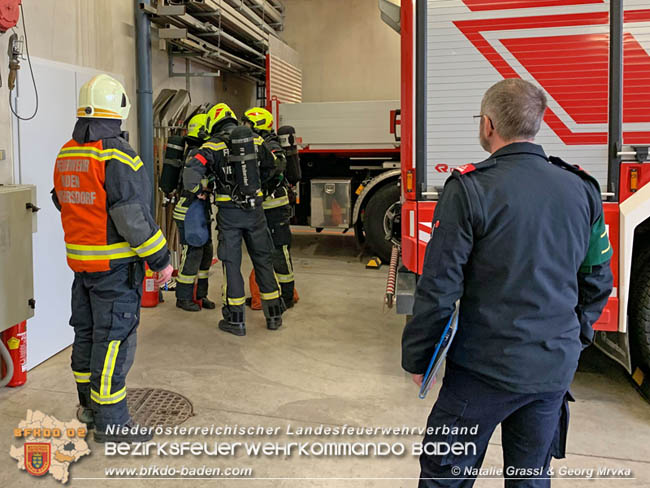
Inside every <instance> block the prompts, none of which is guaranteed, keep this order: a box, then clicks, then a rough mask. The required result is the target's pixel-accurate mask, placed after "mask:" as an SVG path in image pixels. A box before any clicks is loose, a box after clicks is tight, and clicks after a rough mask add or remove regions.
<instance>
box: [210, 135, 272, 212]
mask: <svg viewBox="0 0 650 488" xmlns="http://www.w3.org/2000/svg"><path fill="white" fill-rule="evenodd" d="M218 137H219V138H220V139H222V140H223V141H224V142H225V143H226V145H227V146H228V149H229V150H228V152H227V153H225V156H226V157H225V158H224V161H223V163H222V164H223V167H222V168H220V169H221V171H220V173H221V175H222V176H223V178H224V180H225V181H224V182H223V183H224V186H225V187H226V188H227V189H228V191H229V193H230V198H231V199H232V202H233V203H234V204H235V205H237V206H238V207H240V208H254V207H257V206H259V205H260V204H261V201H262V197H261V195H262V178H261V176H260V169H259V165H258V158H257V146H256V145H255V137H256V136H255V134H254V133H253V131H252V130H251V129H250V127H246V126H238V127H236V128H234V129H233V130H232V132H230V133H227V132H225V133H221V134H218Z"/></svg>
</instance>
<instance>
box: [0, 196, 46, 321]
mask: <svg viewBox="0 0 650 488" xmlns="http://www.w3.org/2000/svg"><path fill="white" fill-rule="evenodd" d="M35 195H36V188H35V187H34V186H32V185H2V186H0V331H2V330H5V329H7V328H9V327H12V326H14V325H15V324H17V323H19V322H22V321H23V320H27V319H29V318H30V317H33V316H34V307H35V302H34V270H33V264H32V263H33V261H32V231H33V230H35V228H36V227H35V225H34V223H33V221H34V218H35V211H36V210H37V207H36V200H35Z"/></svg>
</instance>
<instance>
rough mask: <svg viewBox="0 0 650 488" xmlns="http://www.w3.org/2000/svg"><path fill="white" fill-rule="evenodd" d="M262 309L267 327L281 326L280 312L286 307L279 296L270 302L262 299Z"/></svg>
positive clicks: (276, 327)
mask: <svg viewBox="0 0 650 488" xmlns="http://www.w3.org/2000/svg"><path fill="white" fill-rule="evenodd" d="M262 309H263V310H264V316H265V317H266V328H267V329H269V330H278V329H279V328H280V327H282V312H284V311H285V310H286V307H285V306H284V301H283V300H282V299H281V298H280V299H279V300H273V301H271V302H269V301H267V300H262Z"/></svg>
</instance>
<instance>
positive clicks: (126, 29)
mask: <svg viewBox="0 0 650 488" xmlns="http://www.w3.org/2000/svg"><path fill="white" fill-rule="evenodd" d="M134 3H135V2H134V1H133V0H92V1H88V0H23V6H24V9H25V16H26V21H27V33H28V40H29V47H30V54H31V55H32V56H34V57H39V58H43V59H49V60H53V61H59V62H63V63H68V64H72V65H78V66H84V67H89V68H94V69H98V70H102V71H108V72H112V73H116V74H120V75H122V76H123V77H124V79H125V80H126V90H127V92H128V94H129V96H130V98H131V102H132V105H133V109H132V111H131V115H130V117H129V120H128V121H127V122H126V124H125V128H126V130H128V131H129V132H130V133H131V136H132V138H131V140H132V141H134V145H136V143H135V141H137V113H136V92H135V88H136V75H135V28H134V24H135V20H134V13H133V6H134ZM19 30H20V31H21V32H22V29H19ZM8 40H9V35H8V34H5V35H3V36H1V37H0V70H1V72H2V78H3V80H6V79H7V73H6V71H7V69H6V65H7V62H6V61H5V59H6V57H5V56H4V53H6V52H7V43H8ZM153 44H154V45H153V50H152V55H153V57H152V68H153V87H154V97H155V96H156V95H157V93H158V92H159V90H160V89H161V88H185V78H174V79H169V78H168V74H167V54H166V53H165V52H164V51H159V50H158V49H157V42H155V41H154V43H153ZM201 69H202V68H201V67H200V66H196V67H193V70H195V71H200V70H201ZM176 70H177V71H181V70H184V65H180V66H177V67H176ZM19 75H20V76H24V77H28V76H29V69H28V67H27V62H24V63H22V69H21V70H20V72H19ZM36 81H37V84H42V83H47V80H38V79H37V80H36ZM0 90H2V91H1V92H0V149H5V148H6V149H8V150H9V151H8V152H10V146H11V141H12V135H11V119H10V117H9V109H8V106H7V96H6V91H5V90H6V88H5V87H3V88H1V89H0ZM191 94H192V102H193V103H195V104H200V103H203V102H216V101H226V102H227V103H230V104H231V105H232V108H233V109H234V110H235V111H236V112H238V113H241V112H242V111H243V110H245V109H246V108H248V107H249V106H250V105H251V104H253V103H254V101H255V85H254V84H252V83H250V82H248V81H245V80H241V79H239V78H236V77H234V76H229V75H227V74H225V75H223V76H222V77H221V78H217V79H214V78H192V79H191ZM63 142H64V141H62V143H63ZM11 181H12V174H11V164H7V162H6V161H3V162H0V183H8V182H11Z"/></svg>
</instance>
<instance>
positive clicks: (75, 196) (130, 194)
mask: <svg viewBox="0 0 650 488" xmlns="http://www.w3.org/2000/svg"><path fill="white" fill-rule="evenodd" d="M143 166H144V164H143V162H142V160H141V159H140V158H139V157H138V156H137V155H136V154H135V152H134V151H133V149H131V147H130V146H129V145H128V144H127V143H126V141H125V140H123V139H121V138H119V137H110V138H107V139H100V140H96V141H91V142H85V143H79V142H77V141H75V140H74V139H72V140H70V141H69V142H68V143H67V144H65V145H64V146H63V148H62V149H61V151H60V152H59V155H58V156H57V159H56V164H55V168H54V199H55V202H56V203H58V204H59V205H60V207H61V221H62V224H63V230H64V234H65V242H66V255H67V260H68V264H69V266H70V268H72V270H73V271H75V272H100V271H108V270H110V269H111V267H113V265H115V264H120V263H125V262H130V261H134V260H136V259H138V258H142V259H145V260H146V261H147V262H148V263H149V266H150V267H151V268H152V269H153V270H160V269H162V268H164V267H165V266H166V265H167V264H168V263H169V252H168V251H167V247H166V244H167V241H166V239H165V236H164V235H163V233H162V231H161V230H160V228H159V227H158V226H157V225H156V223H155V221H154V219H153V216H152V215H151V209H150V203H149V199H150V195H151V183H150V182H149V178H148V177H147V175H146V173H145V171H143V170H142V168H143Z"/></svg>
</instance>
